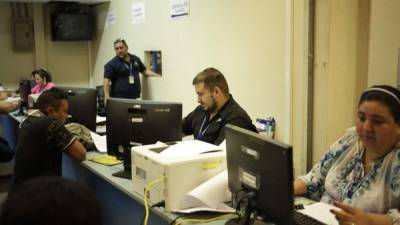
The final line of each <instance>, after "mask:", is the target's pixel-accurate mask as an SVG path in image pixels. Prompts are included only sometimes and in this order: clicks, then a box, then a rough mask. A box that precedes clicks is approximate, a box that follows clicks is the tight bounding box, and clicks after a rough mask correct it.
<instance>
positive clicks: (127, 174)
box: [112, 147, 132, 180]
mask: <svg viewBox="0 0 400 225" xmlns="http://www.w3.org/2000/svg"><path fill="white" fill-rule="evenodd" d="M122 160H124V169H123V170H121V171H118V172H115V173H113V174H112V175H113V176H115V177H120V178H125V179H129V180H132V172H131V168H132V166H131V148H130V147H125V148H124V151H123V153H122Z"/></svg>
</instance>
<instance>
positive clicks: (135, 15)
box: [132, 2, 145, 24]
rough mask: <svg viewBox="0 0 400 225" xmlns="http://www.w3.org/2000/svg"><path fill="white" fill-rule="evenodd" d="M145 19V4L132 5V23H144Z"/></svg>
mask: <svg viewBox="0 0 400 225" xmlns="http://www.w3.org/2000/svg"><path fill="white" fill-rule="evenodd" d="M144 19H145V4H144V2H137V3H133V4H132V23H133V24H140V23H144Z"/></svg>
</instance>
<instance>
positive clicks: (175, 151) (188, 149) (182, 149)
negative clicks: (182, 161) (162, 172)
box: [160, 140, 221, 158]
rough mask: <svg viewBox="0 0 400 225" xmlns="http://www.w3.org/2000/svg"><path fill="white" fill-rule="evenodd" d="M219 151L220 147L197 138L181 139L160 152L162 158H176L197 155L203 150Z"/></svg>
mask: <svg viewBox="0 0 400 225" xmlns="http://www.w3.org/2000/svg"><path fill="white" fill-rule="evenodd" d="M212 151H221V148H220V147H218V146H216V145H213V144H209V143H206V142H202V141H198V140H188V141H182V142H179V143H177V144H175V145H172V146H171V147H169V148H167V149H165V150H164V151H162V152H161V153H160V156H162V157H164V158H178V157H187V156H192V155H198V154H202V153H205V152H212Z"/></svg>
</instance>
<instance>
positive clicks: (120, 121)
mask: <svg viewBox="0 0 400 225" xmlns="http://www.w3.org/2000/svg"><path fill="white" fill-rule="evenodd" d="M106 111H107V112H106V114H107V121H106V127H107V128H106V129H107V153H108V154H109V155H117V153H123V152H124V148H130V147H131V146H135V145H146V144H154V143H156V142H157V141H162V142H170V141H180V140H181V139H182V104H181V103H170V102H155V101H144V100H133V99H121V98H110V99H108V101H107V109H106Z"/></svg>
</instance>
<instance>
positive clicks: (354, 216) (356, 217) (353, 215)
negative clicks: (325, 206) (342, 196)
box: [331, 201, 371, 225]
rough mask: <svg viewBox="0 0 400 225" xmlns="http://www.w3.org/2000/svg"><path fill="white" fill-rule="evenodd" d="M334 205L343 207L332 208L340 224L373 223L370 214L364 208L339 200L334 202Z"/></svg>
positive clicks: (360, 224) (369, 224) (367, 224)
mask: <svg viewBox="0 0 400 225" xmlns="http://www.w3.org/2000/svg"><path fill="white" fill-rule="evenodd" d="M334 205H335V206H336V207H338V208H340V209H341V210H335V209H332V210H331V213H333V214H334V215H335V217H336V219H337V220H338V221H339V224H340V225H371V220H370V217H369V214H368V213H366V212H364V210H361V209H358V208H354V207H352V206H349V205H346V204H343V203H341V202H337V201H335V202H334Z"/></svg>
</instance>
